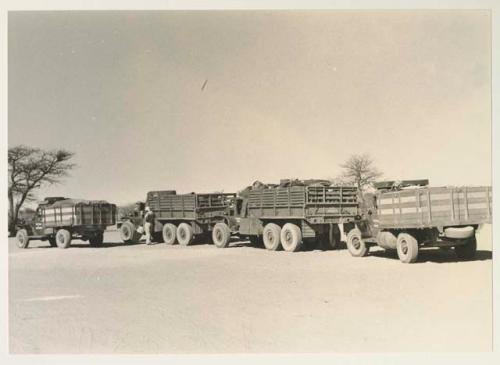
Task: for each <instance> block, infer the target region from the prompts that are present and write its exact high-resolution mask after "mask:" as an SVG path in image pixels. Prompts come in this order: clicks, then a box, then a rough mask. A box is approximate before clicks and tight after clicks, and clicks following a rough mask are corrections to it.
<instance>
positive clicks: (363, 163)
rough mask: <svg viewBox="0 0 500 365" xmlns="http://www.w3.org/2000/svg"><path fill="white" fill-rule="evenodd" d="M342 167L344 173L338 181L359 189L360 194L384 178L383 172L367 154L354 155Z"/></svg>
mask: <svg viewBox="0 0 500 365" xmlns="http://www.w3.org/2000/svg"><path fill="white" fill-rule="evenodd" d="M340 167H341V168H342V170H343V171H342V174H341V175H340V176H339V177H338V178H337V180H338V181H339V182H343V183H347V184H352V185H354V186H356V187H358V189H359V190H360V192H361V191H362V190H364V189H365V188H366V187H367V186H369V185H371V184H372V183H374V182H375V181H376V180H377V179H379V178H380V177H381V176H382V172H380V171H379V170H378V169H377V168H376V167H375V166H374V163H373V160H372V158H371V157H370V156H369V155H367V154H363V155H352V156H351V157H349V159H348V160H347V161H346V162H345V163H343V164H341V165H340ZM361 195H362V194H361Z"/></svg>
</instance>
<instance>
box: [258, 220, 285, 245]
mask: <svg viewBox="0 0 500 365" xmlns="http://www.w3.org/2000/svg"><path fill="white" fill-rule="evenodd" d="M262 239H263V240H264V246H265V247H266V249H268V250H269V251H278V250H279V249H280V248H281V227H280V226H278V225H277V224H275V223H268V224H266V226H265V227H264V231H263V232H262Z"/></svg>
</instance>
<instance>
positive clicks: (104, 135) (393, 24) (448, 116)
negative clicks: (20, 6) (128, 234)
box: [8, 11, 491, 203]
mask: <svg viewBox="0 0 500 365" xmlns="http://www.w3.org/2000/svg"><path fill="white" fill-rule="evenodd" d="M8 21H9V46H8V50H9V59H8V61H9V71H8V72H9V81H8V82H9V95H8V97H9V142H8V143H9V146H14V145H18V144H28V145H34V146H39V147H43V148H66V149H69V150H71V151H74V152H75V153H76V159H75V162H76V163H77V164H78V166H79V167H78V169H77V170H74V172H72V175H71V178H68V179H67V180H66V182H65V184H64V185H60V186H57V187H53V188H50V189H44V190H43V191H41V192H40V193H39V194H38V195H39V196H40V197H43V196H45V195H64V196H71V197H77V198H89V199H92V198H94V199H101V198H102V199H107V200H110V201H112V202H117V203H123V202H132V201H136V200H139V199H144V197H145V194H146V192H147V191H148V190H153V189H172V188H173V189H177V191H178V192H190V191H200V192H210V191H214V190H224V191H226V192H230V191H235V190H239V189H241V188H243V187H244V186H246V185H248V184H250V183H252V182H253V181H254V180H256V179H259V180H262V181H264V182H276V181H278V180H279V179H280V178H284V177H297V178H328V177H334V176H336V175H338V173H339V172H340V170H339V166H338V165H339V164H340V163H342V162H343V161H345V160H346V159H347V158H348V157H349V155H351V154H353V153H368V154H370V155H371V156H373V158H374V159H375V161H376V165H377V166H378V167H379V169H380V170H382V171H383V172H384V175H385V177H386V178H387V179H410V178H429V179H430V180H431V184H432V185H447V184H449V185H465V184H487V185H489V184H491V182H490V180H491V167H490V165H491V155H490V150H491V112H490V109H491V99H490V73H491V65H490V58H491V55H490V54H491V52H490V15H489V12H487V11H189V12H183V11H158V12H135V11H134V12H104V11H100V12H23V13H12V12H11V13H10V14H9V19H8ZM205 80H208V81H207V82H206V85H205V87H204V88H203V90H202V86H203V84H204V83H205Z"/></svg>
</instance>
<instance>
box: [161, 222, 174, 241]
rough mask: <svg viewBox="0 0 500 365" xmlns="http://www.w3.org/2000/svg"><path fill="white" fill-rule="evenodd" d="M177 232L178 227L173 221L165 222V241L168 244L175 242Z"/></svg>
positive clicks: (163, 233)
mask: <svg viewBox="0 0 500 365" xmlns="http://www.w3.org/2000/svg"><path fill="white" fill-rule="evenodd" d="M176 232H177V227H176V226H175V225H173V224H172V223H167V224H164V225H163V230H162V235H163V242H165V243H166V244H167V245H173V244H175V243H176V236H175V235H176Z"/></svg>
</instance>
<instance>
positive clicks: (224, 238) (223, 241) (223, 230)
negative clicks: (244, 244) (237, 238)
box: [212, 223, 231, 248]
mask: <svg viewBox="0 0 500 365" xmlns="http://www.w3.org/2000/svg"><path fill="white" fill-rule="evenodd" d="M230 238H231V230H230V229H229V227H228V225H227V224H226V223H217V224H216V225H215V227H214V229H213V231H212V241H213V242H214V245H215V246H217V247H218V248H226V247H227V246H228V245H229V239H230Z"/></svg>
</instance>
